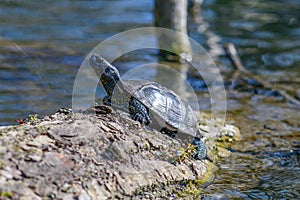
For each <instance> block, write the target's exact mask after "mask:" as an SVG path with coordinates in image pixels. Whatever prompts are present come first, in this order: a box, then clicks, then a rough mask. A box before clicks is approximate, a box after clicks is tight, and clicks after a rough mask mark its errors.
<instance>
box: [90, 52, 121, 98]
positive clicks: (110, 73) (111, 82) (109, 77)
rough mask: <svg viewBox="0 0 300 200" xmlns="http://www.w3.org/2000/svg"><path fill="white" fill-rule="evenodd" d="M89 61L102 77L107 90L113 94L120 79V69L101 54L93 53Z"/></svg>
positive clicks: (109, 93)
mask: <svg viewBox="0 0 300 200" xmlns="http://www.w3.org/2000/svg"><path fill="white" fill-rule="evenodd" d="M89 61H90V65H91V67H92V68H93V69H94V71H95V72H96V74H97V76H98V77H99V78H100V80H101V82H102V84H103V86H104V88H105V90H106V92H107V93H108V95H110V96H111V94H112V93H113V90H114V88H115V86H116V85H117V83H118V82H119V81H120V74H119V71H118V70H117V68H115V67H114V66H112V65H111V64H110V63H109V62H108V61H106V60H105V59H104V58H102V57H101V56H99V55H96V54H95V55H92V56H91V57H90V60H89Z"/></svg>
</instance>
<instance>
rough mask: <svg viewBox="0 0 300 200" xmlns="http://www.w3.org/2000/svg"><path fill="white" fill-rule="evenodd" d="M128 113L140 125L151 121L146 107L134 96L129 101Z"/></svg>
mask: <svg viewBox="0 0 300 200" xmlns="http://www.w3.org/2000/svg"><path fill="white" fill-rule="evenodd" d="M129 114H130V116H131V118H132V119H133V120H136V121H139V122H140V123H141V124H142V125H148V124H150V123H151V119H150V116H149V111H148V109H147V108H146V106H145V105H144V104H142V103H141V102H140V101H138V100H137V99H135V98H131V99H130V101H129Z"/></svg>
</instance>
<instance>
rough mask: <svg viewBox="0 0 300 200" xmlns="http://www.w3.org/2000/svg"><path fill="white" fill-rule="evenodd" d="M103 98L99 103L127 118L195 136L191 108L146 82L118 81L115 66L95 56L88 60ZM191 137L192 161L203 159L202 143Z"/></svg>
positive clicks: (163, 130) (171, 92) (170, 92)
mask: <svg viewBox="0 0 300 200" xmlns="http://www.w3.org/2000/svg"><path fill="white" fill-rule="evenodd" d="M89 63H90V65H91V67H92V68H93V69H94V71H95V72H96V74H97V76H98V77H99V78H100V80H101V82H102V84H103V86H104V88H105V91H106V93H107V96H105V97H104V99H103V103H104V104H105V105H109V106H116V107H117V108H121V109H122V110H125V111H128V112H129V114H130V116H131V118H132V119H134V120H136V121H139V122H140V123H141V124H143V125H149V126H150V127H152V128H155V129H157V130H159V131H161V132H162V133H165V134H167V135H169V136H171V137H175V136H176V134H177V133H178V132H181V133H184V134H188V135H193V136H196V130H197V121H196V118H195V115H194V112H193V110H192V108H191V107H190V106H189V105H188V104H187V103H186V102H185V101H183V100H181V98H180V97H179V96H178V95H176V94H175V93H174V92H173V91H172V90H170V89H168V88H166V87H164V86H162V85H160V84H158V83H155V82H150V81H146V80H126V81H123V80H121V77H120V75H119V72H118V70H117V68H116V67H114V66H113V65H111V64H110V63H109V62H107V61H106V60H105V59H104V58H102V57H100V56H99V55H92V56H91V57H90V59H89ZM199 140H200V139H199V138H197V137H196V138H195V139H194V141H193V142H192V144H193V145H195V146H197V152H196V154H195V155H194V157H195V158H196V159H204V158H205V157H206V147H205V145H204V143H203V142H202V141H201V142H199Z"/></svg>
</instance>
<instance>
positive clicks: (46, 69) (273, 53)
mask: <svg viewBox="0 0 300 200" xmlns="http://www.w3.org/2000/svg"><path fill="white" fill-rule="evenodd" d="M153 6H154V2H153V0H144V1H138V0H135V1H125V0H113V1H112V0H101V1H72V0H61V1H48V0H47V1H21V0H19V1H17V0H15V1H9V0H7V1H1V2H0V125H10V124H15V123H16V122H15V120H16V119H18V118H24V117H27V116H28V115H29V114H34V113H37V114H39V115H40V116H43V115H46V114H51V113H53V112H55V111H56V110H58V109H59V108H60V107H71V100H72V99H71V98H72V89H73V83H74V80H75V75H76V73H77V70H78V69H79V66H80V64H81V62H82V61H83V60H84V58H85V56H86V54H87V53H88V52H90V51H91V49H93V48H94V47H95V46H96V45H97V44H98V43H100V42H101V41H103V40H104V39H107V38H108V37H110V36H112V35H114V34H117V33H119V32H121V31H125V30H128V29H132V28H137V27H144V26H153V21H154V15H153ZM188 31H189V35H190V36H191V37H192V38H193V39H195V40H196V41H197V42H199V43H200V44H202V45H203V46H204V47H205V48H207V51H208V52H212V53H213V50H214V48H215V47H216V46H217V47H218V46H221V44H222V43H225V42H232V43H234V44H235V45H236V47H237V49H238V51H239V53H240V56H241V59H242V62H243V64H244V65H245V67H246V68H247V69H248V70H250V71H251V72H253V73H254V74H257V75H258V76H259V77H260V78H261V79H263V80H265V81H267V82H270V83H272V84H276V85H277V86H278V87H280V88H282V89H284V90H285V91H287V92H288V93H289V94H291V95H293V96H297V93H298V97H300V78H299V77H300V1H298V0H296V1H295V0H243V1H242V0H240V1H239V0H226V1H224V0H204V2H203V4H202V7H201V12H200V13H197V14H196V16H193V17H190V18H189V20H188ZM145 40H147V38H145ZM112 53H113V52H112ZM214 58H215V62H216V63H217V64H218V66H219V68H220V69H221V71H222V75H223V78H224V80H225V82H226V83H227V80H228V84H232V82H230V81H229V79H230V77H231V74H232V73H233V68H232V66H231V63H230V61H229V60H228V58H227V57H226V56H224V53H222V52H217V53H216V54H215V57H214ZM155 61H157V52H156V51H151V50H150V51H137V52H133V53H130V54H129V55H127V56H125V57H123V58H122V59H120V60H117V63H118V65H121V66H125V69H130V68H132V67H134V66H136V65H138V64H143V63H144V64H147V63H149V62H155ZM121 73H122V72H121ZM145 73H147V72H145ZM193 81H195V82H194V83H193ZM191 84H192V85H194V86H195V90H196V92H197V94H199V96H201V95H204V96H205V95H206V96H207V91H205V90H204V89H201V82H200V83H199V81H198V80H191ZM199 85H200V86H199ZM227 92H228V104H227V105H228V113H227V114H228V118H227V121H228V122H229V123H231V124H234V125H236V126H238V127H240V128H241V131H242V135H243V142H242V143H238V144H236V145H234V147H233V149H230V151H232V152H234V153H233V156H232V158H224V159H221V161H220V163H219V164H218V165H219V170H218V171H217V172H216V174H217V175H216V180H215V182H214V184H212V185H210V186H208V187H206V188H205V189H203V192H204V195H202V197H204V198H207V199H209V198H211V199H221V198H225V199H226V198H229V199H230V198H244V199H247V198H250V199H251V198H253V199H268V198H270V199H272V198H273V199H274V198H285V199H296V198H297V197H299V196H300V164H299V160H300V158H299V157H300V122H299V119H300V114H299V113H300V112H299V108H297V107H295V106H294V105H292V104H289V103H287V102H285V101H283V99H282V97H280V96H278V95H274V93H272V92H269V91H264V90H260V89H253V88H250V89H249V88H246V89H244V90H235V89H228V91H227ZM100 95H101V94H100ZM206 101H207V102H206ZM206 101H205V100H203V102H202V103H203V105H204V106H203V108H202V109H203V110H204V111H205V108H206V106H205V105H206V104H207V110H209V104H210V103H209V98H208V99H206Z"/></svg>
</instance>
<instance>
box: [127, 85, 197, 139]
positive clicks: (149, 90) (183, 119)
mask: <svg viewBox="0 0 300 200" xmlns="http://www.w3.org/2000/svg"><path fill="white" fill-rule="evenodd" d="M122 85H123V87H124V89H125V90H126V91H127V92H128V93H130V94H131V95H132V96H133V97H134V98H136V99H137V100H139V101H140V102H141V103H143V104H144V105H145V106H146V107H147V108H148V109H149V113H150V117H151V119H152V121H153V124H152V126H158V127H154V128H156V129H157V130H161V129H162V128H168V129H169V130H171V131H178V132H182V133H186V134H189V135H193V136H194V135H195V134H196V118H195V115H194V111H193V110H192V108H191V107H190V106H189V105H188V104H187V103H186V102H185V101H183V100H182V99H181V98H180V97H179V96H178V95H176V94H175V92H173V91H172V90H170V89H168V88H166V87H164V86H162V85H160V84H158V83H155V82H150V81H145V80H127V81H123V84H122ZM150 126H151V124H150Z"/></svg>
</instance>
